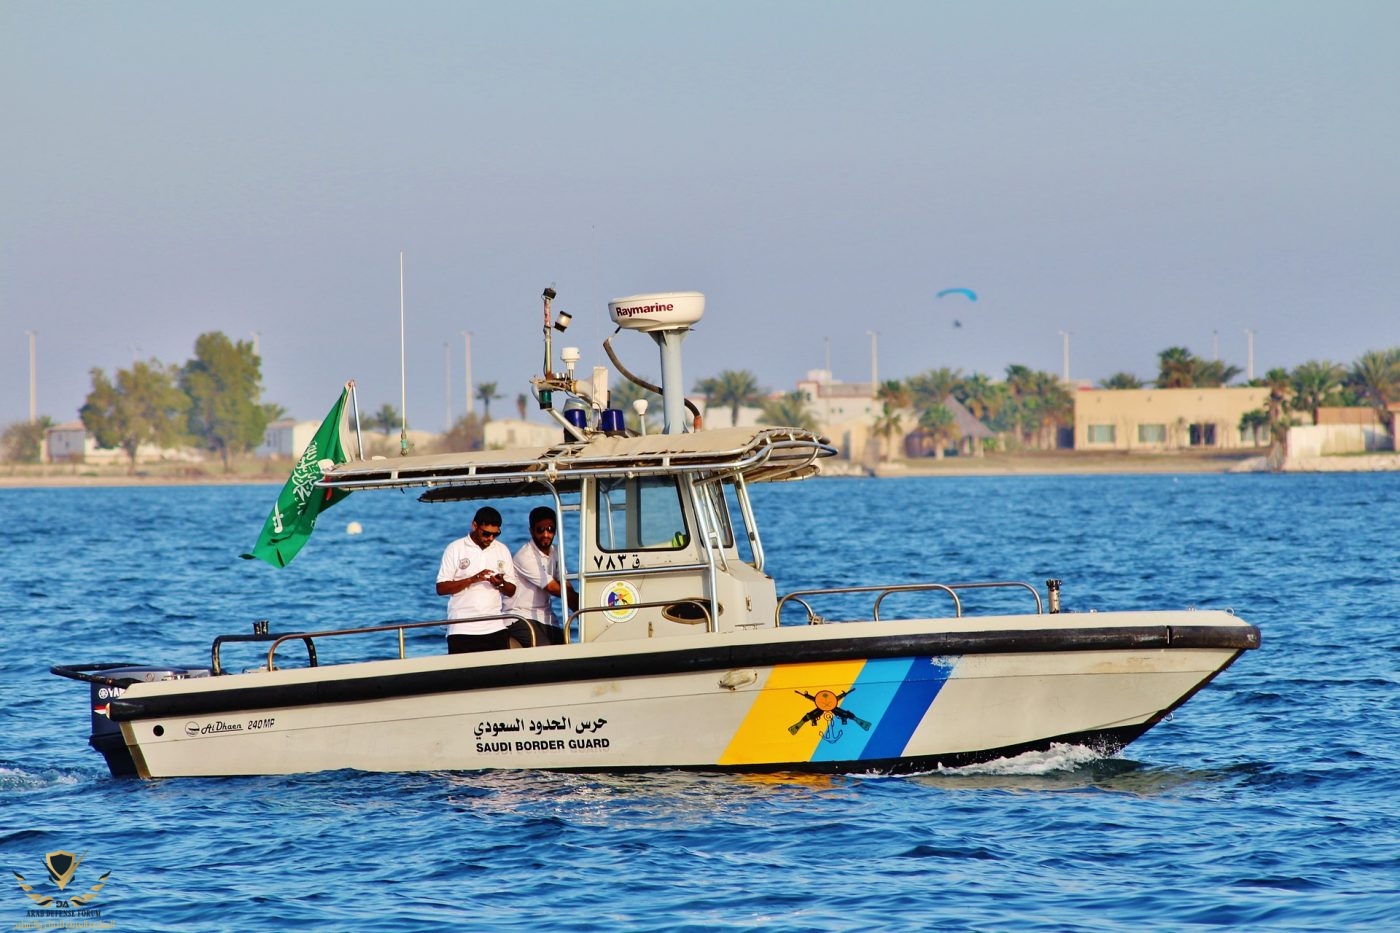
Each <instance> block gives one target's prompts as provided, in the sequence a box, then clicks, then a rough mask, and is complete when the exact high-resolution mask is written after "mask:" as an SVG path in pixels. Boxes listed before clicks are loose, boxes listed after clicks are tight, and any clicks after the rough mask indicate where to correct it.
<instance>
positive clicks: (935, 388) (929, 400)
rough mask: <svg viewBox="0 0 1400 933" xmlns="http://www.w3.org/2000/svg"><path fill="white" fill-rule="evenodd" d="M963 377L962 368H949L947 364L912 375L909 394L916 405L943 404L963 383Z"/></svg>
mask: <svg viewBox="0 0 1400 933" xmlns="http://www.w3.org/2000/svg"><path fill="white" fill-rule="evenodd" d="M962 378H963V377H962V370H960V369H949V368H948V367H947V366H944V367H943V368H942V369H931V370H929V371H928V372H926V373H923V374H921V375H918V376H913V377H911V378H910V379H909V394H910V395H911V396H912V397H913V404H914V407H915V408H918V409H925V408H931V407H932V406H934V405H942V404H943V401H944V400H945V399H946V398H947V397H948V396H950V395H953V394H954V393H955V392H956V391H957V389H958V387H959V386H960V385H962Z"/></svg>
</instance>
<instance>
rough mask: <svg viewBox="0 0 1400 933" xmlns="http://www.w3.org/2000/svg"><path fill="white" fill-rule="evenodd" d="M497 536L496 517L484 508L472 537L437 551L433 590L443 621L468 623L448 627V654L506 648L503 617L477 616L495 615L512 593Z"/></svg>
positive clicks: (511, 574) (511, 572)
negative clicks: (443, 605)
mask: <svg viewBox="0 0 1400 933" xmlns="http://www.w3.org/2000/svg"><path fill="white" fill-rule="evenodd" d="M500 534H501V513H500V512H497V511H496V510H495V509H493V508H491V506H489V505H488V506H484V507H482V508H480V509H478V510H477V513H476V517H475V518H473V519H472V530H471V534H469V535H467V536H466V537H465V538H458V539H457V540H456V541H453V542H452V543H451V544H449V545H448V546H447V549H446V550H445V551H443V552H442V564H441V565H440V566H439V567H438V577H437V592H438V595H439V596H446V597H447V617H448V618H449V619H465V620H472V621H463V622H456V623H453V624H452V625H449V626H448V627H447V653H448V654H462V653H464V652H468V651H494V650H496V649H499V648H509V647H510V633H509V632H507V631H506V620H505V619H502V618H480V617H482V616H487V617H490V616H499V615H500V614H501V613H502V612H503V611H504V610H505V605H506V600H508V599H510V598H511V597H513V596H514V595H515V588H516V577H515V566H514V562H513V561H512V560H511V557H510V549H509V548H507V547H506V546H505V545H504V544H502V543H501V542H500V537H499V536H500Z"/></svg>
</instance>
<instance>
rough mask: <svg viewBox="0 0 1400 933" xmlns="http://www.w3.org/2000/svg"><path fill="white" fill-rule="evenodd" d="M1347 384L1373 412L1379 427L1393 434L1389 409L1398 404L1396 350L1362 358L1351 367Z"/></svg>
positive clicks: (1398, 353)
mask: <svg viewBox="0 0 1400 933" xmlns="http://www.w3.org/2000/svg"><path fill="white" fill-rule="evenodd" d="M1347 381H1348V383H1350V385H1351V386H1352V387H1353V388H1354V389H1355V390H1356V392H1357V394H1358V395H1360V396H1361V397H1362V398H1364V399H1365V400H1366V401H1367V402H1369V403H1370V404H1371V407H1373V408H1374V409H1375V410H1376V414H1377V416H1379V417H1380V419H1381V423H1383V424H1384V425H1385V426H1386V427H1387V428H1389V429H1391V430H1392V431H1393V430H1394V427H1393V425H1392V424H1391V420H1392V418H1393V414H1392V413H1391V411H1390V406H1391V405H1393V404H1394V403H1396V402H1400V347H1391V348H1390V349H1389V350H1372V351H1370V352H1368V353H1364V354H1362V356H1361V357H1360V358H1359V359H1357V361H1356V362H1355V363H1353V364H1352V366H1351V374H1350V375H1349V376H1348V377H1347Z"/></svg>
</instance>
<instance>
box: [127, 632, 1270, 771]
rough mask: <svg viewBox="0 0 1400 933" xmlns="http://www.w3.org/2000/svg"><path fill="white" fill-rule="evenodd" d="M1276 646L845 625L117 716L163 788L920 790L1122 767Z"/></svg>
mask: <svg viewBox="0 0 1400 933" xmlns="http://www.w3.org/2000/svg"><path fill="white" fill-rule="evenodd" d="M1258 643H1259V636H1258V631H1257V629H1255V628H1254V627H1253V626H1250V625H1248V624H1246V623H1244V622H1242V621H1241V620H1239V619H1237V618H1235V617H1234V616H1232V615H1230V614H1227V613H1223V612H1143V613H1095V614H1086V615H1058V616H1044V615H1033V616H1003V617H980V618H977V619H967V618H964V619H957V620H950V619H937V620H910V621H898V622H879V623H873V622H872V623H843V624H835V625H825V626H801V627H784V628H776V629H764V630H758V631H745V632H734V633H728V634H702V635H697V636H696V637H694V638H674V637H673V638H667V639H664V640H661V639H656V640H647V641H640V642H637V643H634V644H631V645H628V646H627V647H626V649H625V650H622V651H619V649H618V647H617V646H608V647H603V646H594V645H564V646H559V647H553V648H536V649H529V650H524V651H510V652H489V653H485V654H477V655H455V656H446V655H444V656H436V657H424V658H411V659H407V660H394V661H381V662H370V663H363V664H348V665H339V666H335V667H311V668H303V669H297V670H280V671H270V672H257V673H250V674H237V675H228V676H218V677H206V678H198V679H188V680H166V681H159V682H155V683H137V684H133V685H132V686H130V687H128V688H127V689H126V691H125V694H124V695H123V696H122V697H120V699H116V700H113V701H112V703H111V706H110V716H111V718H112V719H113V720H114V721H116V722H118V723H120V726H121V733H122V739H123V741H124V746H125V747H124V754H126V755H128V756H129V762H130V766H131V770H132V771H134V772H135V773H136V774H139V775H141V776H143V777H179V776H208V775H253V774H286V773H297V772H314V771H327V770H337V769H347V768H348V769H359V770H365V771H396V772H397V771H427V770H484V769H501V768H510V769H557V770H586V771H623V770H640V769H654V768H684V769H704V770H740V771H775V770H793V771H822V772H832V771H842V772H847V771H855V772H865V771H878V772H908V771H918V770H927V769H932V768H935V767H938V766H950V765H959V764H965V763H970V762H974V761H980V760H989V759H992V758H997V757H1001V756H1004V755H1010V754H1016V753H1019V752H1021V751H1025V750H1029V749H1033V748H1044V747H1047V746H1048V745H1049V744H1050V743H1052V742H1069V743H1075V744H1085V745H1091V746H1094V747H1096V748H1098V749H1100V750H1102V751H1104V752H1112V751H1116V750H1117V749H1119V748H1121V747H1122V746H1124V745H1126V744H1127V743H1128V742H1130V741H1132V740H1133V739H1134V738H1136V737H1137V736H1138V735H1140V734H1141V733H1142V732H1143V731H1145V730H1146V729H1147V728H1149V727H1151V726H1152V725H1153V724H1154V723H1156V722H1157V721H1158V720H1160V719H1161V718H1162V717H1163V716H1165V715H1166V714H1167V713H1168V712H1170V711H1171V710H1172V709H1173V708H1175V707H1176V706H1177V705H1179V704H1180V703H1182V702H1184V701H1185V700H1186V699H1187V698H1189V697H1190V696H1191V695H1192V694H1193V693H1194V692H1195V691H1196V690H1198V689H1199V688H1200V687H1202V686H1204V685H1205V684H1206V683H1207V682H1209V681H1210V680H1211V679H1212V678H1213V677H1214V676H1215V675H1216V674H1218V673H1219V672H1220V671H1222V670H1223V669H1224V668H1225V667H1227V666H1228V665H1229V664H1230V663H1231V662H1232V661H1233V660H1234V658H1235V657H1236V656H1238V655H1239V654H1240V653H1241V652H1242V651H1244V650H1246V649H1248V648H1252V647H1256V646H1257V645H1258ZM121 753H122V752H119V753H118V755H120V754H121ZM108 758H109V763H110V764H112V767H113V771H114V773H116V772H117V771H118V765H119V764H120V762H115V761H113V755H111V754H109V755H108Z"/></svg>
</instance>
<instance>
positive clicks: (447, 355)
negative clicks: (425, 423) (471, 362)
mask: <svg viewBox="0 0 1400 933" xmlns="http://www.w3.org/2000/svg"><path fill="white" fill-rule="evenodd" d="M442 399H443V402H444V403H445V404H446V405H447V423H446V425H445V426H444V427H443V430H444V431H451V430H452V346H451V345H450V344H449V343H448V342H447V341H446V340H444V341H443V342H442Z"/></svg>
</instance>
